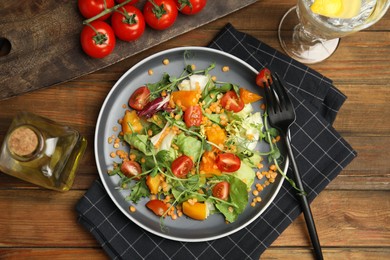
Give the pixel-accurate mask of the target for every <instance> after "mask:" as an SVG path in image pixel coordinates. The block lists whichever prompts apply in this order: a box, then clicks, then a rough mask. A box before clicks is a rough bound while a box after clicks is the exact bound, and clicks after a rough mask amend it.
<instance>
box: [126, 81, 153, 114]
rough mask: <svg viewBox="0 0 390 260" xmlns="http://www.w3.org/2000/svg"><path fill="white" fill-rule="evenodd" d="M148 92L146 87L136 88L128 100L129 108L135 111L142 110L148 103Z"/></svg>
mask: <svg viewBox="0 0 390 260" xmlns="http://www.w3.org/2000/svg"><path fill="white" fill-rule="evenodd" d="M149 96H150V90H149V89H148V87H147V86H142V87H139V88H137V89H136V90H135V91H134V92H133V94H131V96H130V98H129V106H130V107H131V108H133V109H135V110H142V109H143V108H144V107H145V105H146V104H147V103H148V102H149Z"/></svg>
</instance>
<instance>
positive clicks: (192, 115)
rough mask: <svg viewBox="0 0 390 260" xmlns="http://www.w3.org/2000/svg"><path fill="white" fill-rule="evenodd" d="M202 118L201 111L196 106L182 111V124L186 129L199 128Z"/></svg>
mask: <svg viewBox="0 0 390 260" xmlns="http://www.w3.org/2000/svg"><path fill="white" fill-rule="evenodd" d="M202 117H203V116H202V109H201V108H200V106H198V105H196V106H190V107H188V108H187V109H186V111H184V122H185V123H186V126H187V127H191V126H200V124H201V123H202Z"/></svg>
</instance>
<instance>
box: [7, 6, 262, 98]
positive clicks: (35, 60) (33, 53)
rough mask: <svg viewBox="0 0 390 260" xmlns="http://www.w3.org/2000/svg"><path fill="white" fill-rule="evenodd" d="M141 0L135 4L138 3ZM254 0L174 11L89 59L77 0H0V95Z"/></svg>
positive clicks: (79, 69) (114, 57)
mask: <svg viewBox="0 0 390 260" xmlns="http://www.w3.org/2000/svg"><path fill="white" fill-rule="evenodd" d="M145 1H146V0H141V1H139V3H138V5H137V6H138V7H140V8H142V6H143V5H144V3H145ZM254 2H256V0H239V1H237V0H209V1H208V2H207V5H206V7H205V9H204V10H203V11H202V13H200V14H198V15H194V16H184V15H181V14H180V15H179V16H178V18H177V21H176V22H175V24H174V25H173V27H171V28H169V29H167V30H165V31H156V30H152V29H150V28H147V29H146V31H145V33H144V35H143V36H142V37H141V38H140V39H138V40H137V41H135V42H132V43H128V42H122V41H119V40H118V41H117V44H116V47H115V50H114V52H113V53H112V54H111V55H109V56H107V57H105V58H103V59H93V58H90V57H88V56H87V55H86V54H84V53H83V51H82V50H81V46H80V43H79V37H80V32H81V30H82V27H83V25H82V22H83V20H84V19H83V17H82V16H81V15H80V13H79V11H78V8H77V0H71V1H66V0H33V1H32V0H21V1H15V0H1V1H0V100H2V99H6V98H10V97H12V96H16V95H19V94H23V93H26V92H29V91H33V90H37V89H40V88H44V87H48V86H52V85H54V84H58V83H61V82H64V81H68V80H71V79H74V78H77V77H79V76H81V75H84V74H87V73H91V72H93V71H96V70H99V69H102V68H104V67H107V66H109V65H112V64H114V63H116V62H118V61H121V60H123V59H125V58H128V57H130V56H132V55H135V54H137V53H139V52H141V51H143V50H146V49H148V48H150V47H153V46H155V45H157V44H160V43H162V42H164V41H167V40H169V39H171V38H173V37H175V36H178V35H180V34H183V33H185V32H188V31H190V30H192V29H195V28H197V27H199V26H202V25H204V24H206V23H209V22H211V21H213V20H216V19H218V18H220V17H222V16H225V15H227V14H229V13H232V12H234V11H236V10H238V9H241V8H243V7H245V6H247V5H250V4H252V3H254ZM7 52H9V53H8V54H6V53H7Z"/></svg>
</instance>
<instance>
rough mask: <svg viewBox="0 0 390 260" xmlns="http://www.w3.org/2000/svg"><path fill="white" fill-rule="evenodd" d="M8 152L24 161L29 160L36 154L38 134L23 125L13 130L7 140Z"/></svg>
mask: <svg viewBox="0 0 390 260" xmlns="http://www.w3.org/2000/svg"><path fill="white" fill-rule="evenodd" d="M7 145H8V149H9V151H10V152H11V153H12V154H14V155H16V156H18V157H22V158H25V159H29V158H31V157H32V156H34V154H35V153H36V152H37V150H38V147H39V137H38V134H37V133H36V132H35V131H34V130H33V129H31V128H30V127H29V126H26V125H23V126H19V127H17V128H15V129H14V130H13V131H12V132H11V134H10V135H9V138H8V144H7Z"/></svg>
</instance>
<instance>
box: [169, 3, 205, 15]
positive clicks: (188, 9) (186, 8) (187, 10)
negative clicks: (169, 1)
mask: <svg viewBox="0 0 390 260" xmlns="http://www.w3.org/2000/svg"><path fill="white" fill-rule="evenodd" d="M175 3H176V6H177V8H178V9H179V11H180V12H181V13H182V14H186V15H193V14H197V13H199V12H200V11H202V10H203V8H204V7H205V6H206V3H207V0H175Z"/></svg>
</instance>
